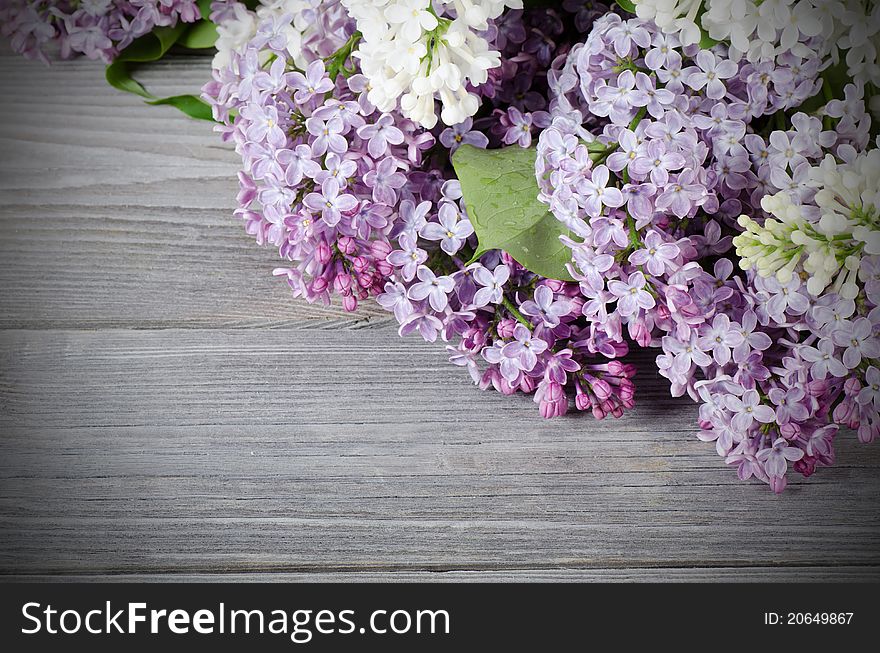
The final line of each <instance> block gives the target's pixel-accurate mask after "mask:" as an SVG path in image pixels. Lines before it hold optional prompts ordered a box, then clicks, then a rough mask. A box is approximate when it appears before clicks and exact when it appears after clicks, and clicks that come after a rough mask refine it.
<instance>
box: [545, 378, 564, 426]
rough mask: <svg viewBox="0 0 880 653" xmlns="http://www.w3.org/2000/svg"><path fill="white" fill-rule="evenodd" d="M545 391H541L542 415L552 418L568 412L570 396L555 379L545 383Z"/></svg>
mask: <svg viewBox="0 0 880 653" xmlns="http://www.w3.org/2000/svg"><path fill="white" fill-rule="evenodd" d="M542 390H543V392H542V393H541V401H540V403H539V404H538V410H539V412H540V413H541V417H543V418H544V419H550V418H551V417H559V416H560V415H565V413H566V412H568V397H567V396H566V395H565V390H563V389H562V386H561V385H560V384H558V383H556V382H555V381H549V382H547V383H545V384H543V388H542Z"/></svg>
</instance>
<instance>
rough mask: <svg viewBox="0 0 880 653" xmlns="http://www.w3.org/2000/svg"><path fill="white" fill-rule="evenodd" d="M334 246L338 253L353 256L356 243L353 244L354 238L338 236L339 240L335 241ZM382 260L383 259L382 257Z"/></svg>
mask: <svg viewBox="0 0 880 653" xmlns="http://www.w3.org/2000/svg"><path fill="white" fill-rule="evenodd" d="M376 242H379V241H376ZM336 245H337V247H339V251H340V252H342V253H343V254H354V252H355V250H356V249H357V243H355V241H354V238H352V237H351V236H340V237H339V240H337V241H336ZM386 256H387V255H386ZM382 258H385V257H384V256H383V257H382Z"/></svg>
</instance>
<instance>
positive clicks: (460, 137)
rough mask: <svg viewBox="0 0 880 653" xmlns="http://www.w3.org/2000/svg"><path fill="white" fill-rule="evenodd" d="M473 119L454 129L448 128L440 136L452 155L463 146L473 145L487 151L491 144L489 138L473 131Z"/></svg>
mask: <svg viewBox="0 0 880 653" xmlns="http://www.w3.org/2000/svg"><path fill="white" fill-rule="evenodd" d="M473 126H474V121H473V118H466V119H465V120H464V122H460V123H458V124H457V125H453V126H452V127H447V128H446V129H444V130H443V131H442V132H441V134H440V143H441V144H442V145H443V146H444V147H446V148H449V152H450V154H451V153H453V152H455V150H457V149H458V148H459V147H460V146H462V145H473V146H474V147H479V148H483V149H485V147H486V146H487V145H488V144H489V138H488V137H487V136H486V135H485V134H484V133H483V132H480V131H476V130H474V129H473Z"/></svg>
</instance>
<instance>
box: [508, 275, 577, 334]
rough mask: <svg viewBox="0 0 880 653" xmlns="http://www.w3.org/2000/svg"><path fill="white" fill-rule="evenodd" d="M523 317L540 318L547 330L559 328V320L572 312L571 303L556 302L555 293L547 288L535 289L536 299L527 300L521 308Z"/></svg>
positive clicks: (560, 300)
mask: <svg viewBox="0 0 880 653" xmlns="http://www.w3.org/2000/svg"><path fill="white" fill-rule="evenodd" d="M520 311H521V312H522V314H523V315H528V316H529V317H534V318H538V319H540V321H541V325H543V326H544V327H545V328H547V329H553V328H555V327H557V326H559V318H561V317H564V316H565V315H568V314H569V313H570V312H571V302H569V301H568V300H567V299H559V300H555V299H554V296H553V291H552V290H551V289H550V288H548V287H547V286H538V287H537V288H535V299H534V301H532V300H531V299H529V300H526V301H524V302H523V303H522V305H521V306H520Z"/></svg>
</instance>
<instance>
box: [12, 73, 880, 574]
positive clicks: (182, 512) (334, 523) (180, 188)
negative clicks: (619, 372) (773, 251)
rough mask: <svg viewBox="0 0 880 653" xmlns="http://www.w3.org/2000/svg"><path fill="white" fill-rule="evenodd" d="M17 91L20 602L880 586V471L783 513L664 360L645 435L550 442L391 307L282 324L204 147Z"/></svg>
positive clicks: (154, 118) (212, 155)
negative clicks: (74, 585) (34, 584)
mask: <svg viewBox="0 0 880 653" xmlns="http://www.w3.org/2000/svg"><path fill="white" fill-rule="evenodd" d="M206 70H207V67H206V62H205V61H204V60H202V59H175V60H171V61H169V62H167V63H163V64H161V65H159V66H158V67H156V68H154V69H152V70H151V71H150V72H145V73H144V74H142V75H141V78H142V79H143V80H144V81H145V82H146V83H147V84H148V85H149V86H151V87H152V88H154V89H156V92H157V93H162V94H170V93H176V92H185V91H192V90H194V89H195V88H197V87H198V85H199V83H200V82H201V81H202V80H203V78H204V75H205V71H206ZM171 80H173V81H171ZM0 84H2V85H3V88H4V89H6V90H8V92H5V93H4V94H3V96H2V97H0V118H2V120H0V306H2V312H0V435H2V437H0V577H3V578H5V579H8V580H33V579H43V580H48V579H58V578H76V579H85V580H114V579H115V580H129V579H135V580H167V579H180V580H216V579H227V578H228V579H230V580H242V581H246V580H275V581H307V580H309V581H313V580H383V581H417V580H445V581H450V580H452V581H473V580H552V581H574V580H619V581H632V580H653V581H661V580H677V581H705V580H713V579H719V580H731V581H737V580H740V581H741V580H784V581H799V580H853V579H855V580H880V546H878V545H880V513H878V510H877V503H876V497H877V491H878V489H880V484H878V468H880V448H878V447H876V446H874V447H871V446H864V445H859V444H858V443H857V442H855V439H854V437H853V436H852V434H845V435H844V436H842V437H841V444H840V453H839V461H838V464H837V466H836V467H834V468H833V469H830V470H822V473H821V474H819V475H817V476H816V477H814V478H813V479H810V480H808V481H803V482H798V483H797V484H795V485H794V486H793V487H791V488H790V490H789V491H787V492H786V494H785V495H784V496H782V497H775V496H772V495H771V494H770V493H769V492H767V490H766V489H765V488H764V487H762V486H759V485H755V484H750V483H741V482H739V481H738V480H736V477H735V475H734V473H733V472H732V471H731V470H730V469H728V468H726V467H725V466H724V465H723V464H722V461H720V459H718V457H717V456H716V455H715V453H714V449H713V447H712V446H711V445H707V444H704V443H701V442H699V441H697V440H696V438H695V437H694V430H695V417H696V409H695V407H694V405H693V404H692V403H690V402H689V401H688V400H670V399H669V397H668V389H667V387H666V384H665V381H664V380H662V379H660V378H659V377H658V376H657V375H656V373H655V372H653V371H652V362H651V359H652V354H650V353H640V354H638V355H637V356H636V357H635V358H636V360H637V362H638V364H639V367H640V378H639V392H640V403H639V406H638V408H637V409H636V410H635V411H633V412H632V413H631V414H629V415H627V416H626V417H625V418H624V419H621V420H618V421H607V422H602V423H599V422H595V421H593V420H592V419H587V418H584V417H576V416H567V417H565V418H561V419H557V420H552V421H543V420H541V419H540V418H539V417H538V416H537V413H536V410H535V406H534V404H533V403H532V402H531V401H530V400H529V399H528V398H524V397H513V398H510V397H501V396H499V395H497V394H494V393H481V392H478V391H477V390H475V389H474V388H473V386H472V385H471V384H470V382H469V380H468V378H467V376H466V375H465V374H463V373H462V371H461V370H460V369H458V368H455V367H452V366H450V365H448V364H447V363H446V362H445V356H444V353H443V350H442V347H440V346H435V345H429V344H426V343H422V342H420V341H419V340H418V339H415V338H410V339H406V340H403V339H400V338H398V337H397V336H396V334H395V331H394V328H393V327H392V326H391V325H390V324H389V322H388V320H387V318H386V317H385V316H384V314H383V313H382V312H381V311H379V310H378V309H377V308H376V307H375V306H368V307H365V310H364V311H363V312H362V313H360V314H359V315H357V316H349V315H346V314H344V313H343V312H342V311H340V310H339V309H338V308H335V307H322V306H308V305H305V304H303V303H301V302H296V301H289V300H287V296H288V293H287V291H286V289H285V287H284V285H283V284H282V283H280V282H278V281H277V280H274V279H272V278H271V276H270V272H271V269H272V268H273V267H275V266H276V265H277V256H276V254H275V253H274V252H272V251H268V250H264V249H260V248H258V247H257V246H256V245H255V244H254V243H252V242H251V241H250V239H249V237H247V236H246V235H244V233H243V231H242V229H241V228H240V226H239V225H238V224H236V223H235V221H234V220H233V219H232V218H231V215H230V214H231V209H232V208H233V206H234V194H235V180H234V175H235V171H236V156H235V154H234V153H233V152H231V151H230V150H229V149H228V148H227V147H225V146H223V145H221V144H219V142H218V141H217V139H216V137H215V136H214V135H213V134H212V133H211V130H210V126H209V125H207V124H203V123H197V122H193V121H190V120H187V119H185V118H183V117H181V116H180V115H179V114H177V113H176V112H174V111H173V110H171V109H168V108H151V107H146V106H144V105H143V104H142V103H141V102H140V101H139V100H138V99H137V98H135V97H132V96H126V95H122V94H119V93H116V92H114V91H112V90H111V89H109V88H107V87H106V86H105V84H104V82H103V80H102V77H101V69H100V67H99V66H96V65H95V64H91V63H88V62H83V61H75V62H69V63H63V64H58V65H55V66H53V67H51V68H45V67H43V66H41V65H39V64H32V63H27V62H23V61H21V60H19V59H17V58H13V57H8V56H0ZM47 89H51V90H50V91H47ZM364 318H369V319H368V320H366V321H365V319H364Z"/></svg>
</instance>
